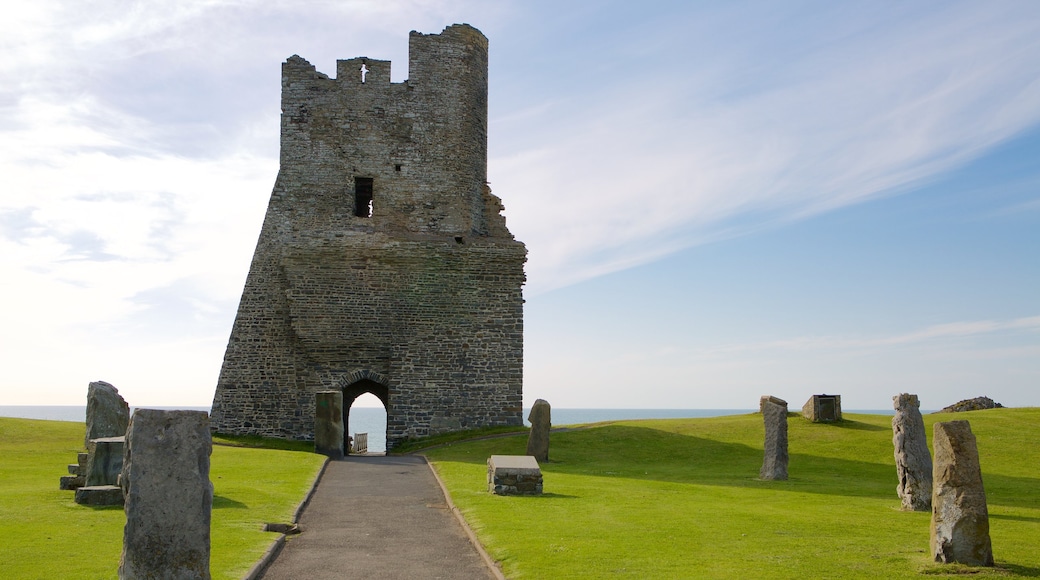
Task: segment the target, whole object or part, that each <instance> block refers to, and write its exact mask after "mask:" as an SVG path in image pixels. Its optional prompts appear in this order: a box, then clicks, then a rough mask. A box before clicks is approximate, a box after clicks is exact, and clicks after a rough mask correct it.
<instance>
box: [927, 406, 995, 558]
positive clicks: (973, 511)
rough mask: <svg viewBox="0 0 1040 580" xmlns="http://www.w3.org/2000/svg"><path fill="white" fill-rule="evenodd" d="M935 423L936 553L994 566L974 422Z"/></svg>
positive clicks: (933, 546) (933, 535) (933, 530)
mask: <svg viewBox="0 0 1040 580" xmlns="http://www.w3.org/2000/svg"><path fill="white" fill-rule="evenodd" d="M934 429H935V431H934V433H933V437H932V444H933V445H934V446H935V466H934V469H933V472H932V478H933V480H934V482H935V483H934V492H933V494H932V528H931V549H932V556H934V558H935V561H936V562H942V563H944V564H950V563H953V562H957V563H960V564H967V565H969V566H992V565H993V548H992V546H991V544H990V539H989V511H988V510H987V508H986V491H985V489H983V487H982V469H981V468H980V466H979V450H978V447H976V445H975V435H974V434H972V432H971V425H970V424H969V423H968V422H967V421H949V422H946V423H936V424H935V427H934Z"/></svg>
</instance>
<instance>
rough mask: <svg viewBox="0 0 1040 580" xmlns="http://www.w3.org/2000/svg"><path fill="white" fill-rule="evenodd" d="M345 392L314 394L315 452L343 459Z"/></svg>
mask: <svg viewBox="0 0 1040 580" xmlns="http://www.w3.org/2000/svg"><path fill="white" fill-rule="evenodd" d="M344 434H345V433H344V425H343V392H342V391H319V392H317V393H314V452H315V453H320V454H322V455H328V456H329V457H330V458H332V459H343V456H344V455H345V453H346V451H347V450H346V449H344V443H343V440H344V437H343V436H344Z"/></svg>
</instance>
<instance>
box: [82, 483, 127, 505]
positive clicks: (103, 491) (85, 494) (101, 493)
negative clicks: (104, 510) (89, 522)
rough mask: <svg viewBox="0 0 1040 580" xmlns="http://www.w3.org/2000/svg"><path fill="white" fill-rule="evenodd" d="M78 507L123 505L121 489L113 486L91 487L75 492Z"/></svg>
mask: <svg viewBox="0 0 1040 580" xmlns="http://www.w3.org/2000/svg"><path fill="white" fill-rule="evenodd" d="M76 503H78V504H80V505H96V506H104V505H123V489H122V488H120V487H118V486H115V485H91V486H84V487H81V488H79V489H77V490H76Z"/></svg>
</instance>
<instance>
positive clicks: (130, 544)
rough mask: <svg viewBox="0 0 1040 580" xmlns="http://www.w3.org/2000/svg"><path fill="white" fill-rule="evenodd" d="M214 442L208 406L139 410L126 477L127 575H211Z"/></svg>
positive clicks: (124, 579) (129, 437) (122, 566)
mask: <svg viewBox="0 0 1040 580" xmlns="http://www.w3.org/2000/svg"><path fill="white" fill-rule="evenodd" d="M212 448H213V444H212V440H211V438H210V430H209V417H208V416H207V415H206V413H204V412H201V411H158V410H152V409H138V410H137V411H136V412H135V413H134V416H133V418H132V419H131V420H130V427H129V429H128V430H127V434H126V447H125V450H126V451H125V457H124V461H123V473H122V475H121V479H120V483H121V485H122V486H123V495H124V497H125V504H124V510H125V512H126V526H125V527H124V528H123V554H122V557H121V558H120V562H119V578H120V579H121V580H128V579H143V578H163V579H182V578H184V579H187V578H193V579H194V578H200V579H208V578H210V571H209V557H210V518H211V511H212V507H213V484H212V483H211V482H210V480H209V465H210V453H211V452H212Z"/></svg>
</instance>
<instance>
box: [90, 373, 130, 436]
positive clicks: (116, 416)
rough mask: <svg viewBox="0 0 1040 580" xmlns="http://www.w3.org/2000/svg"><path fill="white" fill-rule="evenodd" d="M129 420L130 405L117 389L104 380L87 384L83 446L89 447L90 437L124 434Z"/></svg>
mask: <svg viewBox="0 0 1040 580" xmlns="http://www.w3.org/2000/svg"><path fill="white" fill-rule="evenodd" d="M129 422H130V406H129V405H127V403H126V401H124V400H123V397H121V396H120V395H119V391H118V390H117V389H116V388H115V387H113V386H112V385H111V384H109V383H106V382H105V381H94V382H92V383H90V385H88V386H87V431H86V435H85V436H84V438H83V447H85V448H89V447H90V440H91V439H100V438H103V437H120V436H122V435H126V426H127V424H129Z"/></svg>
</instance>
